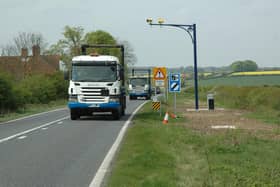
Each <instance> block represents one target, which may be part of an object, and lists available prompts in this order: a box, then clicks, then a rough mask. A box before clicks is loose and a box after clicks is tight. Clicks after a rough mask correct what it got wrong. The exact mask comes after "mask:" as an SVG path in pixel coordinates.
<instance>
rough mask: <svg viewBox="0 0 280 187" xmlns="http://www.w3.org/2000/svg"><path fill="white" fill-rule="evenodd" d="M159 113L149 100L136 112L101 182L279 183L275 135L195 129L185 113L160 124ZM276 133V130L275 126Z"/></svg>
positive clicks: (112, 185)
mask: <svg viewBox="0 0 280 187" xmlns="http://www.w3.org/2000/svg"><path fill="white" fill-rule="evenodd" d="M179 100H182V98H180V99H178V101H179ZM180 103H181V104H183V102H180ZM178 105H180V104H178ZM202 117H203V116H202ZM162 118H163V116H162V117H160V116H159V114H157V113H154V112H151V106H150V104H147V105H146V106H144V108H143V109H142V110H141V111H140V112H139V113H138V114H137V115H136V117H135V119H134V121H133V125H132V126H130V128H129V129H128V131H127V134H126V136H125V139H124V141H123V144H122V147H121V149H120V151H119V153H118V155H117V156H116V160H115V163H114V164H113V168H112V174H111V176H110V177H109V178H108V181H107V183H106V186H108V187H140V186H141V187H142V186H143V187H185V186H195V187H196V186H278V185H279V184H280V163H279V160H280V155H279V151H280V144H279V140H277V139H268V138H265V139H264V138H261V137H262V136H257V135H256V134H255V133H258V134H262V133H263V132H262V131H257V132H254V133H252V132H249V131H246V130H224V131H221V132H219V133H207V132H203V131H202V132H201V131H195V130H193V129H191V128H188V124H191V121H188V119H184V118H179V119H169V123H168V125H163V124H162ZM196 125H199V124H196ZM275 133H277V134H279V130H278V131H277V132H275Z"/></svg>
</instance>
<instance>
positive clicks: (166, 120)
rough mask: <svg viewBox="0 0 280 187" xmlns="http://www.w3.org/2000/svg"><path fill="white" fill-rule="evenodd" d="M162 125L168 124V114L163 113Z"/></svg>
mask: <svg viewBox="0 0 280 187" xmlns="http://www.w3.org/2000/svg"><path fill="white" fill-rule="evenodd" d="M162 123H163V124H167V123H168V112H165V115H164V119H163V121H162Z"/></svg>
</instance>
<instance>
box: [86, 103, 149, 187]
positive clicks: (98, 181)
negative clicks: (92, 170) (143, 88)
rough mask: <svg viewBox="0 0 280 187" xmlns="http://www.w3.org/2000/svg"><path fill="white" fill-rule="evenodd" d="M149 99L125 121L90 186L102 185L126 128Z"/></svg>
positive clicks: (98, 186) (97, 186)
mask: <svg viewBox="0 0 280 187" xmlns="http://www.w3.org/2000/svg"><path fill="white" fill-rule="evenodd" d="M147 102H148V101H146V102H144V103H142V104H141V105H140V106H138V107H137V108H136V109H135V110H134V112H133V113H132V114H131V116H130V117H129V119H128V120H127V121H126V122H125V124H124V126H123V127H122V129H121V130H120V132H119V135H118V137H117V138H116V140H115V142H114V144H113V145H112V147H111V148H110V150H109V151H108V153H107V154H106V156H105V158H104V160H103V162H102V163H101V165H100V167H99V169H98V170H97V172H96V174H95V176H94V178H93V179H92V181H91V183H90V185H89V187H100V186H101V184H102V182H103V179H104V177H105V174H106V173H107V172H108V170H109V166H110V164H111V162H112V160H113V157H114V155H115V154H116V151H117V149H118V147H119V145H120V143H121V141H122V139H123V137H124V134H125V132H126V129H127V127H128V125H129V124H130V123H131V120H132V118H133V117H134V116H135V114H136V113H137V112H138V110H140V108H141V107H142V106H143V105H144V104H146V103H147Z"/></svg>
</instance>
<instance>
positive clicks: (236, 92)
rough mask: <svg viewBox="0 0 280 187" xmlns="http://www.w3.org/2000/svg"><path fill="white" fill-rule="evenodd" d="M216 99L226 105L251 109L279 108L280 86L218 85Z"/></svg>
mask: <svg viewBox="0 0 280 187" xmlns="http://www.w3.org/2000/svg"><path fill="white" fill-rule="evenodd" d="M216 92H217V96H216V99H217V100H218V101H219V102H221V103H222V104H224V105H227V106H230V107H233V108H241V109H249V110H279V109H280V97H279V95H280V88H279V87H276V86H275V87H273V86H271V87H228V86H227V87H218V88H217V89H216Z"/></svg>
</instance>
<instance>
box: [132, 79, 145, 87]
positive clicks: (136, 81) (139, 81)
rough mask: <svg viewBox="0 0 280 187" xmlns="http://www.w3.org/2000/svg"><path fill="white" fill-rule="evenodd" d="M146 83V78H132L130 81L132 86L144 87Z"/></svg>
mask: <svg viewBox="0 0 280 187" xmlns="http://www.w3.org/2000/svg"><path fill="white" fill-rule="evenodd" d="M147 83H148V79H147V78H133V79H131V80H130V84H131V85H132V86H145V84H147Z"/></svg>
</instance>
